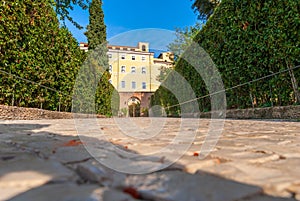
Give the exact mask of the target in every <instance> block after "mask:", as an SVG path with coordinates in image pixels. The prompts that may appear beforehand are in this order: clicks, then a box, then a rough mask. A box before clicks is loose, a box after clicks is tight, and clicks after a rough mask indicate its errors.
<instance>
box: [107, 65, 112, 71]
mask: <svg viewBox="0 0 300 201" xmlns="http://www.w3.org/2000/svg"><path fill="white" fill-rule="evenodd" d="M108 72H110V73H112V65H109V67H108Z"/></svg>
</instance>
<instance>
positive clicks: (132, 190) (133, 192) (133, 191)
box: [123, 187, 141, 199]
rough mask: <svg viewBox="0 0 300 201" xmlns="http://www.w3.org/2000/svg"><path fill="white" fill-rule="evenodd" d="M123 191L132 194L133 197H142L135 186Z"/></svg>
mask: <svg viewBox="0 0 300 201" xmlns="http://www.w3.org/2000/svg"><path fill="white" fill-rule="evenodd" d="M123 192H124V193H127V194H129V195H131V196H132V197H133V198H136V199H139V198H141V196H140V194H139V192H138V191H137V190H136V189H135V188H133V187H127V188H124V189H123Z"/></svg>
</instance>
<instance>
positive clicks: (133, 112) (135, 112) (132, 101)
mask: <svg viewBox="0 0 300 201" xmlns="http://www.w3.org/2000/svg"><path fill="white" fill-rule="evenodd" d="M127 105H128V113H129V116H130V117H139V116H140V115H141V100H140V99H139V98H137V97H135V96H132V97H131V98H129V99H128V101H127Z"/></svg>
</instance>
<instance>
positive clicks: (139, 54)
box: [80, 42, 174, 116]
mask: <svg viewBox="0 0 300 201" xmlns="http://www.w3.org/2000/svg"><path fill="white" fill-rule="evenodd" d="M80 49H82V50H84V51H87V50H88V44H87V43H80ZM107 55H108V58H109V72H110V73H111V78H110V80H109V82H110V83H111V84H112V85H113V86H114V87H115V89H116V90H117V91H118V93H119V95H120V111H125V110H126V109H127V111H128V108H129V107H130V105H132V104H135V105H139V108H141V112H142V111H143V110H144V109H148V107H149V101H150V97H151V96H152V95H153V93H154V92H155V91H156V90H157V89H158V87H159V86H160V84H161V83H160V82H159V81H158V80H157V77H158V76H159V75H160V70H161V68H162V67H165V68H172V67H173V62H174V61H173V59H174V55H173V54H172V53H171V52H162V53H161V54H160V55H159V56H158V57H157V58H155V57H154V52H151V51H149V43H145V42H139V43H138V45H137V46H136V47H130V46H118V45H108V53H107ZM124 108H126V109H124ZM138 113H139V112H138ZM133 116H135V115H133Z"/></svg>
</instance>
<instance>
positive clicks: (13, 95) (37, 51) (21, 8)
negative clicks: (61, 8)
mask: <svg viewBox="0 0 300 201" xmlns="http://www.w3.org/2000/svg"><path fill="white" fill-rule="evenodd" d="M0 13H1V16H0V33H1V34H0V70H1V72H0V104H6V105H14V106H24V107H38V108H43V109H50V110H59V109H60V110H61V111H70V109H71V99H72V97H71V96H72V89H73V85H74V82H75V78H76V75H77V72H78V69H79V68H80V65H81V63H82V61H83V60H84V58H85V55H84V53H83V52H82V51H80V49H79V48H78V43H77V41H76V40H75V39H74V38H73V37H72V35H71V33H70V32H69V31H68V30H67V29H65V28H60V27H59V22H58V19H57V17H56V14H55V12H54V10H53V7H52V6H51V2H50V0H49V1H48V0H45V1H32V0H13V1H12V0H5V1H2V2H1V3H0ZM5 72H6V73H11V75H8V74H6V73H5ZM16 76H18V77H16ZM25 79H26V80H29V81H30V82H29V81H25ZM41 85H42V86H41Z"/></svg>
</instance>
